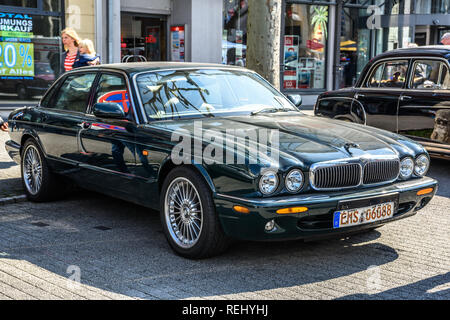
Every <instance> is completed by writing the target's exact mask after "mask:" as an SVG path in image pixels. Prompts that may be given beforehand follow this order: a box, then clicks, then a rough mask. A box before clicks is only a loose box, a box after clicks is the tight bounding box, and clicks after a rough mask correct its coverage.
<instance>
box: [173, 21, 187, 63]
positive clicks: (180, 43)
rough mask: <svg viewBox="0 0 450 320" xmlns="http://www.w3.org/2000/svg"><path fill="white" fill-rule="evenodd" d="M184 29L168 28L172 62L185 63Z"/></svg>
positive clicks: (183, 27) (178, 27)
mask: <svg viewBox="0 0 450 320" xmlns="http://www.w3.org/2000/svg"><path fill="white" fill-rule="evenodd" d="M185 29H186V28H185V26H172V27H170V53H171V60H172V61H178V62H184V61H185V55H184V54H185V51H184V45H185V42H184V41H185Z"/></svg>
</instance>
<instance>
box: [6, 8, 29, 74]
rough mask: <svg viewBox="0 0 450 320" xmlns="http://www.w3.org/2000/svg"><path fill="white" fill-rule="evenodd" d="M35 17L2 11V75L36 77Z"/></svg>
mask: <svg viewBox="0 0 450 320" xmlns="http://www.w3.org/2000/svg"><path fill="white" fill-rule="evenodd" d="M33 37H34V35H33V18H32V17H31V16H29V15H27V14H21V13H4V12H0V76H2V77H34V72H35V71H34V44H33V43H32V42H31V39H32V38H33Z"/></svg>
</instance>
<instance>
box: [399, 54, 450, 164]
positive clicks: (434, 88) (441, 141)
mask: <svg viewBox="0 0 450 320" xmlns="http://www.w3.org/2000/svg"><path fill="white" fill-rule="evenodd" d="M412 68H413V69H412V70H413V71H412V74H411V79H410V81H409V84H408V88H407V89H406V90H405V91H404V93H403V94H402V96H401V97H400V104H399V115H398V127H399V133H400V134H403V135H405V136H408V137H410V138H412V139H415V140H418V141H419V142H420V143H421V144H422V145H424V146H425V147H426V149H427V150H428V151H429V152H430V153H431V154H432V153H439V154H446V155H449V156H450V73H449V66H448V62H447V61H445V60H440V59H417V60H415V61H414V62H413V65H412Z"/></svg>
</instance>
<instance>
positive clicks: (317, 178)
mask: <svg viewBox="0 0 450 320" xmlns="http://www.w3.org/2000/svg"><path fill="white" fill-rule="evenodd" d="M313 180H314V181H313V182H312V183H313V186H314V188H316V189H338V188H344V187H357V186H358V185H359V184H360V182H361V165H359V164H358V163H351V164H339V165H333V166H327V167H323V168H318V169H316V170H315V171H314V179H313Z"/></svg>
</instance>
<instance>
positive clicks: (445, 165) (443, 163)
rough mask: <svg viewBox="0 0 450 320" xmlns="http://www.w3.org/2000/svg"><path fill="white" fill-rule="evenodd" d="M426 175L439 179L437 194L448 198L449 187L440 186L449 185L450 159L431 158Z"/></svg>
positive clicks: (449, 194)
mask: <svg viewBox="0 0 450 320" xmlns="http://www.w3.org/2000/svg"><path fill="white" fill-rule="evenodd" d="M427 176H429V177H431V178H434V179H436V180H438V181H439V189H438V192H437V193H436V194H437V195H438V196H442V197H447V198H450V189H448V188H446V189H444V188H443V187H442V186H444V185H445V186H448V185H450V160H443V159H437V158H431V165H430V170H429V171H428V174H427Z"/></svg>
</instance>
